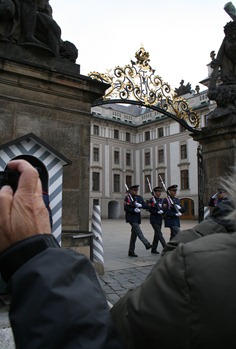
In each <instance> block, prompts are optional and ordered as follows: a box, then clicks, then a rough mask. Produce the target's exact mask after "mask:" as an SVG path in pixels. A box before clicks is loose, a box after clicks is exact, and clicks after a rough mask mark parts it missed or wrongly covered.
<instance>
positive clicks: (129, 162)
mask: <svg viewBox="0 0 236 349" xmlns="http://www.w3.org/2000/svg"><path fill="white" fill-rule="evenodd" d="M126 166H131V154H130V153H126Z"/></svg>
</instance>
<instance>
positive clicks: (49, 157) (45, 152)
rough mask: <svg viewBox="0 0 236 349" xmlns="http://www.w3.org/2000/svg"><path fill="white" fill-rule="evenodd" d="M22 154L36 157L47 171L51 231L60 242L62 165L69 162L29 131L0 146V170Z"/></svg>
mask: <svg viewBox="0 0 236 349" xmlns="http://www.w3.org/2000/svg"><path fill="white" fill-rule="evenodd" d="M22 155H24V156H29V158H30V157H32V158H36V159H38V160H39V161H40V162H42V163H43V165H44V166H45V168H46V170H47V172H48V179H49V181H48V194H49V199H50V206H51V209H52V219H53V227H52V233H53V235H54V236H55V238H56V239H57V241H58V242H59V244H61V234H62V180H63V166H65V165H68V164H70V163H71V162H70V160H68V159H66V158H65V157H64V156H63V155H61V154H59V153H58V152H57V151H55V150H54V149H53V148H51V147H50V146H49V145H48V144H46V143H45V142H43V141H42V140H40V139H39V138H38V137H36V136H35V135H34V134H33V133H30V134H27V135H26V136H24V137H20V138H17V139H15V140H13V141H11V142H9V143H6V144H3V145H1V146H0V171H4V170H5V168H6V166H7V163H8V162H9V161H10V160H13V159H14V158H16V157H18V156H22Z"/></svg>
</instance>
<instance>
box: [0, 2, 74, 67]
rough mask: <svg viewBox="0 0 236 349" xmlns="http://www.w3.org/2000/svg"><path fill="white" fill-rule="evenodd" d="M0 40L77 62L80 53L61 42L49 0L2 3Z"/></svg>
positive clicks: (68, 44) (0, 9) (59, 30)
mask: <svg viewBox="0 0 236 349" xmlns="http://www.w3.org/2000/svg"><path fill="white" fill-rule="evenodd" d="M0 41H2V42H8V43H13V44H16V45H21V46H24V47H27V48H28V49H29V50H32V51H33V50H34V51H36V50H40V51H41V54H45V55H52V56H55V57H58V58H63V59H67V60H69V61H71V62H75V61H76V59H77V56H78V50H77V48H76V47H75V45H74V44H72V43H70V42H69V41H63V40H62V39H61V28H60V27H59V25H58V24H57V22H56V21H55V20H54V19H53V16H52V7H51V6H50V4H49V0H0Z"/></svg>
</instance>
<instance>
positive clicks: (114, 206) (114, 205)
mask: <svg viewBox="0 0 236 349" xmlns="http://www.w3.org/2000/svg"><path fill="white" fill-rule="evenodd" d="M119 217H120V206H119V203H118V202H117V201H110V202H109V203H108V218H110V219H118V218H119Z"/></svg>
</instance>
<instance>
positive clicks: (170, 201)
mask: <svg viewBox="0 0 236 349" xmlns="http://www.w3.org/2000/svg"><path fill="white" fill-rule="evenodd" d="M177 188H178V185H176V184H174V185H171V186H169V187H168V188H167V197H166V198H164V199H163V204H162V205H163V211H164V213H165V227H167V228H170V240H171V239H173V237H174V236H175V235H177V234H178V233H179V231H180V219H179V217H180V216H182V213H184V212H185V208H184V207H183V206H182V205H181V203H180V200H179V199H178V198H177V197H176V193H177Z"/></svg>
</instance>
